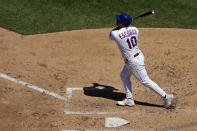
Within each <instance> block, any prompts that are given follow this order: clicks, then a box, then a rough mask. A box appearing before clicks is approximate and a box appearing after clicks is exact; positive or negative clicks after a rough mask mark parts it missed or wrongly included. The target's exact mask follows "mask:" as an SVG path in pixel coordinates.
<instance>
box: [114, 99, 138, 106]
mask: <svg viewBox="0 0 197 131" xmlns="http://www.w3.org/2000/svg"><path fill="white" fill-rule="evenodd" d="M117 104H118V105H119V106H134V105H135V102H134V100H133V99H131V98H126V99H124V100H122V101H118V103H117Z"/></svg>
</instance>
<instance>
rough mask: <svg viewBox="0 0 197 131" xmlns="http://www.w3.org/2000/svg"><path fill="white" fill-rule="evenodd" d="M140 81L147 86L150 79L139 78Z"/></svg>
mask: <svg viewBox="0 0 197 131" xmlns="http://www.w3.org/2000/svg"><path fill="white" fill-rule="evenodd" d="M140 82H141V83H142V84H143V85H144V86H149V85H150V83H151V80H150V79H144V80H140Z"/></svg>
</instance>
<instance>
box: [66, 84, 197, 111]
mask: <svg viewBox="0 0 197 131" xmlns="http://www.w3.org/2000/svg"><path fill="white" fill-rule="evenodd" d="M136 89H138V88H136ZM139 89H140V88H139ZM165 89H170V90H171V91H172V90H173V88H172V87H166V88H165ZM76 90H98V88H89V89H88V88H86V89H84V88H81V87H73V88H67V89H66V100H65V108H64V113H65V114H67V115H73V114H78V115H83V114H84V115H85V114H86V115H87V114H124V113H128V112H126V111H120V112H83V111H70V110H69V101H70V99H71V98H72V94H73V93H72V92H73V91H76ZM103 90H109V89H105V88H104V89H103ZM140 90H142V89H140ZM145 90H146V89H145ZM173 91H174V90H173ZM176 111H179V112H187V113H197V109H176ZM131 113H132V114H160V112H146V111H134V112H131Z"/></svg>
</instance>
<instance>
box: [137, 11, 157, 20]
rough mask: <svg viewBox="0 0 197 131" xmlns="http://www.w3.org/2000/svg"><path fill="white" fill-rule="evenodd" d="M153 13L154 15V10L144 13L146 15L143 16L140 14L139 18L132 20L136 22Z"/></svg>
mask: <svg viewBox="0 0 197 131" xmlns="http://www.w3.org/2000/svg"><path fill="white" fill-rule="evenodd" d="M154 13H155V12H154V10H152V11H149V12H146V13H143V14H141V15H139V16H136V17H134V18H133V20H137V19H139V18H143V17H145V16H149V15H153V14H154Z"/></svg>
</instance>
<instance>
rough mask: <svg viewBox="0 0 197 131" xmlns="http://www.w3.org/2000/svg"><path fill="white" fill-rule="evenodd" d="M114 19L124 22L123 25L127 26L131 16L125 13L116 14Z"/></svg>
mask: <svg viewBox="0 0 197 131" xmlns="http://www.w3.org/2000/svg"><path fill="white" fill-rule="evenodd" d="M116 20H117V21H120V22H122V23H124V24H125V26H129V25H130V24H131V22H132V17H131V16H130V15H129V14H127V13H122V14H120V15H116Z"/></svg>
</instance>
